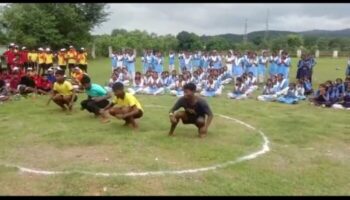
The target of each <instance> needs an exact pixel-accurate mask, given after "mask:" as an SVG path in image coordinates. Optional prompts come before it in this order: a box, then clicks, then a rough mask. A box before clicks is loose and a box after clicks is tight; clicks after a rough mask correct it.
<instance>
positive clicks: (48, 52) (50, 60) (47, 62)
mask: <svg viewBox="0 0 350 200" xmlns="http://www.w3.org/2000/svg"><path fill="white" fill-rule="evenodd" d="M52 66H53V53H52V51H51V49H50V48H46V59H45V71H44V72H43V74H42V75H44V74H45V73H46V71H47V70H48V69H49V68H51V67H52Z"/></svg>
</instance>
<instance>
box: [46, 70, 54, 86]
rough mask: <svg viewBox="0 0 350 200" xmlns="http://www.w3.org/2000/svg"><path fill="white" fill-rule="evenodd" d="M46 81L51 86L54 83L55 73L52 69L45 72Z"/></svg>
mask: <svg viewBox="0 0 350 200" xmlns="http://www.w3.org/2000/svg"><path fill="white" fill-rule="evenodd" d="M47 79H48V80H49V81H50V82H51V83H52V84H53V83H54V82H55V81H56V77H55V73H54V70H53V69H52V68H49V69H48V70H47Z"/></svg>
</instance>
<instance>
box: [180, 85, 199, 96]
mask: <svg viewBox="0 0 350 200" xmlns="http://www.w3.org/2000/svg"><path fill="white" fill-rule="evenodd" d="M196 89H197V88H196V85H195V84H194V83H187V84H185V85H184V86H183V90H184V97H185V99H191V98H193V97H194V94H195V92H196Z"/></svg>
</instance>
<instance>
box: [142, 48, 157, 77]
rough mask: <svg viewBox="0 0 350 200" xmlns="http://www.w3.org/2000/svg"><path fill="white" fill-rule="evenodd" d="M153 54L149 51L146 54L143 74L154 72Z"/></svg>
mask: <svg viewBox="0 0 350 200" xmlns="http://www.w3.org/2000/svg"><path fill="white" fill-rule="evenodd" d="M153 59H154V57H153V54H152V51H151V50H147V52H146V54H145V55H144V56H143V59H142V60H143V73H146V72H147V71H148V70H154V68H153Z"/></svg>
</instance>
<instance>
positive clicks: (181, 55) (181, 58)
mask: <svg viewBox="0 0 350 200" xmlns="http://www.w3.org/2000/svg"><path fill="white" fill-rule="evenodd" d="M178 59H179V68H180V73H182V72H183V71H185V70H186V64H185V54H184V52H180V53H179V54H178Z"/></svg>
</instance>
